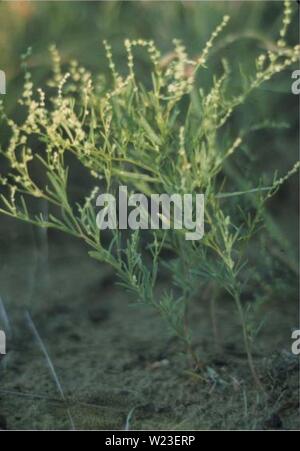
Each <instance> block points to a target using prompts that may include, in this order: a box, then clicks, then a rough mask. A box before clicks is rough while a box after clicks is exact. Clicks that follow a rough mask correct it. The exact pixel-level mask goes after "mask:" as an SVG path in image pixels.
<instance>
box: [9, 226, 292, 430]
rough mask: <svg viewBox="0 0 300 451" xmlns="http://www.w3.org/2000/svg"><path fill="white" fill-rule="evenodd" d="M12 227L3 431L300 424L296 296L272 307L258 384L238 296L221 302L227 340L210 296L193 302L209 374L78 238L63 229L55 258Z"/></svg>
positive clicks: (261, 342)
mask: <svg viewBox="0 0 300 451" xmlns="http://www.w3.org/2000/svg"><path fill="white" fill-rule="evenodd" d="M9 226H10V222H9V221H8V223H7V227H8V229H7V230H8V232H7V234H8V235H9V239H8V238H7V234H4V232H2V233H1V236H0V241H1V249H2V251H1V261H0V270H1V271H0V274H1V279H0V282H1V283H0V288H1V292H0V296H1V298H2V300H3V303H4V305H5V308H6V311H7V316H8V319H9V324H10V329H11V336H10V337H9V338H8V340H7V341H8V345H7V355H6V356H5V357H4V358H1V363H0V429H8V430H10V429H19V430H28V429H31V430H32V429H34V430H55V429H71V428H76V429H80V430H91V429H93V430H94V429H95V430H105V429H114V430H124V429H127V430H139V429H146V430H148V429H156V430H163V429H172V430H184V429H197V430H198V429H204V430H212V429H221V430H228V429H233V430H239V429H266V430H270V429H283V430H291V429H297V428H299V426H300V422H299V359H298V357H295V356H294V355H293V354H292V353H291V330H292V328H293V327H295V326H296V318H297V310H298V305H297V304H298V303H297V299H296V298H295V299H291V298H288V296H287V298H286V299H270V302H269V304H268V303H267V304H266V305H265V306H264V311H263V314H264V316H265V318H266V321H265V324H264V327H263V328H262V330H261V332H260V334H259V336H258V337H257V339H256V341H255V346H254V347H253V356H254V360H255V364H256V368H257V372H258V374H259V376H260V379H261V381H262V384H263V387H264V391H260V390H258V389H256V387H255V385H254V383H253V380H252V378H251V374H250V371H249V368H248V365H247V359H246V355H245V350H244V348H243V340H242V333H241V327H240V325H239V323H238V319H237V314H236V312H235V309H234V305H233V303H232V301H231V300H230V299H227V298H226V297H225V296H224V299H223V298H222V296H221V297H220V298H219V300H218V303H217V306H216V318H215V320H216V324H217V330H218V335H219V344H218V345H217V343H216V340H215V339H214V334H213V327H212V319H211V315H210V304H209V294H207V293H206V294H205V293H204V291H202V292H200V293H199V296H198V298H195V300H194V301H193V303H192V304H191V310H190V316H191V318H192V320H191V322H192V324H191V325H192V327H193V330H194V350H195V352H197V355H198V356H199V358H200V359H201V361H202V362H203V363H204V367H203V369H202V370H201V372H199V371H196V370H195V369H193V367H192V365H191V362H190V361H189V358H188V356H186V354H185V353H184V352H183V348H182V345H181V344H180V342H179V341H178V340H177V339H176V338H174V337H171V336H170V334H169V332H168V330H167V328H166V324H165V323H164V321H163V319H161V318H160V317H158V315H157V314H156V312H155V311H153V310H152V309H151V307H144V306H139V305H136V304H133V302H132V299H130V297H129V296H128V295H127V294H126V293H125V292H124V290H122V288H120V287H118V286H116V284H115V282H116V281H115V278H114V275H113V273H112V272H111V271H110V269H109V268H107V267H104V266H101V265H99V264H98V263H97V262H95V261H93V260H92V259H90V258H89V257H88V256H87V249H85V248H83V247H82V245H81V244H80V243H78V242H77V241H75V240H72V239H69V238H66V237H64V236H59V237H57V236H55V237H54V238H53V239H50V244H49V256H48V258H45V255H43V252H44V251H43V252H39V247H38V245H36V244H34V243H36V237H35V233H36V232H33V231H32V230H31V229H30V228H27V229H26V228H25V229H26V231H27V232H26V233H27V236H26V237H24V236H22V235H21V234H20V233H18V232H17V231H13V232H12V231H11V228H10V227H9ZM18 227H23V228H22V229H21V230H24V225H20V226H18ZM12 234H15V235H14V236H13V237H12V236H11V235H12ZM50 238H51V237H50ZM12 243H13V245H12ZM161 278H162V280H161V288H162V289H163V288H164V285H167V281H164V280H163V276H161ZM203 293H204V294H203ZM26 312H29V314H30V317H31V319H32V321H33V323H34V325H35V328H36V330H37V332H38V334H39V336H40V338H41V340H42V342H43V345H44V346H45V348H46V350H47V353H48V359H50V361H51V363H52V365H53V368H54V370H55V373H56V376H57V379H58V381H57V380H55V378H54V375H53V372H52V371H51V369H50V366H49V361H48V362H47V359H46V356H45V352H43V351H42V349H41V346H40V344H39V343H38V340H37V339H36V336H35V335H34V334H33V333H32V330H31V329H30V327H29V325H28V315H27V316H26Z"/></svg>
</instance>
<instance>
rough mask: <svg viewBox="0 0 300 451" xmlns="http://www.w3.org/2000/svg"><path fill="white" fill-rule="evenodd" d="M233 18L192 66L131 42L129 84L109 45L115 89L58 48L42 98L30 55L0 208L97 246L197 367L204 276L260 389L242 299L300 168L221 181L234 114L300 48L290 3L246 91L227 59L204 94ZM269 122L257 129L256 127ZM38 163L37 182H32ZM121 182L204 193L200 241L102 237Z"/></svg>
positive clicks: (143, 188)
mask: <svg viewBox="0 0 300 451" xmlns="http://www.w3.org/2000/svg"><path fill="white" fill-rule="evenodd" d="M228 20H229V18H228V17H227V16H226V17H224V20H223V22H222V23H221V25H220V26H219V27H218V28H217V29H216V31H215V32H214V33H213V34H212V36H211V38H210V39H209V41H208V42H207V44H206V46H205V48H204V50H203V51H202V53H201V55H200V56H199V57H197V59H196V60H193V59H191V58H189V57H188V55H187V52H186V49H185V47H184V45H183V44H182V43H181V42H179V41H177V40H175V41H174V52H173V54H172V57H170V58H169V61H168V62H167V63H165V62H164V64H162V58H161V54H160V52H159V50H158V49H157V48H156V46H155V45H154V43H153V42H152V41H144V40H137V41H129V40H127V41H125V49H126V52H127V64H128V74H127V75H123V76H122V75H120V74H119V73H118V71H117V67H116V65H115V63H114V61H113V56H112V52H111V48H110V46H109V45H108V44H107V43H104V45H105V48H106V53H107V57H108V61H109V67H110V69H111V73H112V81H111V84H112V87H110V86H109V84H110V82H109V81H106V80H105V79H103V78H101V77H97V78H95V79H94V78H93V77H92V75H91V74H90V73H89V72H88V71H87V70H85V69H84V68H83V67H80V66H79V65H78V63H77V62H75V61H72V62H71V63H70V65H69V67H68V69H67V70H66V71H64V70H63V68H62V65H61V62H60V56H59V53H58V52H57V50H56V48H55V47H53V46H52V47H51V55H52V60H53V77H52V78H51V80H50V81H49V83H48V86H47V91H46V90H42V89H38V90H37V95H36V93H35V92H34V86H33V82H32V78H31V74H30V73H29V71H28V70H27V68H26V59H27V57H28V56H29V55H26V57H24V61H23V65H24V69H25V85H24V92H23V95H22V98H21V99H20V104H21V106H22V112H23V114H25V119H24V120H23V121H22V122H21V123H20V122H19V123H17V122H15V121H13V120H12V119H10V118H7V117H6V115H5V112H4V110H3V109H2V122H3V127H6V125H7V126H8V127H9V129H10V133H11V136H10V140H9V143H8V145H7V146H5V147H2V149H1V152H2V153H3V155H4V156H5V158H6V159H7V161H8V163H9V167H10V171H9V173H8V174H7V175H5V176H4V175H3V176H2V177H1V182H2V184H3V185H4V186H5V188H6V190H7V192H6V194H2V195H1V200H2V207H1V210H0V211H1V212H2V213H4V214H6V215H9V216H11V217H13V218H17V219H21V220H23V221H25V222H28V223H31V224H34V225H37V226H41V227H45V228H54V229H57V230H60V231H63V232H66V233H68V234H71V235H73V236H75V237H78V238H80V239H82V240H83V241H84V242H85V243H86V244H87V245H88V246H89V247H90V251H89V254H90V256H91V257H93V258H95V259H97V260H99V261H101V262H105V263H107V264H109V265H111V266H112V267H113V268H114V269H115V271H116V274H117V275H118V277H119V278H120V283H121V284H122V286H123V287H125V288H126V289H127V290H129V291H130V292H132V293H133V294H134V296H135V297H136V298H137V299H138V300H139V302H140V303H141V304H147V305H151V306H153V307H154V308H155V309H156V310H157V311H158V312H159V313H160V314H161V315H162V316H163V317H164V318H165V319H166V321H167V322H168V324H169V325H170V327H171V329H172V330H173V331H174V332H175V334H176V335H177V336H178V337H179V338H180V339H181V340H182V342H183V343H184V344H185V347H186V349H187V352H188V353H189V355H190V356H191V358H192V360H193V362H194V364H195V366H196V367H197V368H200V367H201V365H202V362H201V361H200V360H199V357H198V355H197V354H196V353H195V351H194V349H193V346H192V339H191V334H190V328H189V325H188V307H189V304H190V302H191V300H192V299H193V297H194V296H195V294H196V293H197V292H198V290H199V286H201V283H203V282H202V281H203V280H207V279H208V280H210V281H211V282H212V283H213V286H215V287H218V288H221V289H224V290H226V291H227V292H228V293H229V294H230V295H231V297H232V298H233V300H234V302H235V303H236V306H237V310H238V313H239V316H240V319H241V323H242V329H243V337H244V342H245V347H246V351H247V355H248V361H249V365H250V369H251V372H252V375H253V377H254V379H255V381H256V382H257V384H258V385H260V381H259V378H258V376H257V374H256V371H255V367H254V363H253V359H252V354H251V343H250V338H249V333H248V329H247V321H246V318H245V310H244V307H243V304H242V302H241V294H242V292H243V289H244V286H245V280H247V276H246V273H247V269H246V260H247V257H246V256H247V245H248V244H249V242H250V240H251V238H252V237H253V235H254V234H255V232H256V231H257V230H258V229H259V227H260V225H261V220H262V218H263V215H264V211H265V210H264V206H265V203H266V201H267V200H268V199H269V198H270V197H271V196H273V195H274V194H275V193H276V192H277V190H278V189H279V187H280V186H281V185H282V183H284V181H285V180H286V179H287V178H288V177H289V176H291V175H292V174H293V173H295V172H296V171H297V169H298V167H299V164H298V163H297V164H296V165H295V166H294V167H293V168H292V169H291V171H290V172H289V173H288V174H287V175H285V176H284V177H282V178H277V177H276V176H274V178H273V180H272V181H271V182H268V183H267V184H265V182H264V181H263V180H258V182H257V183H258V184H257V185H256V186H255V187H253V188H252V189H246V190H245V191H231V192H226V189H225V183H224V181H223V179H222V177H223V176H224V173H223V169H224V167H225V165H226V163H227V161H228V160H230V159H231V158H234V155H235V154H236V152H238V150H239V148H240V147H241V144H242V142H243V141H244V140H245V139H246V136H247V131H244V130H243V131H240V132H239V134H238V135H237V136H234V137H233V136H232V135H233V132H232V127H231V118H232V115H233V113H234V112H235V110H237V109H238V108H240V107H242V106H243V104H244V103H245V101H246V99H247V98H248V97H249V96H250V95H251V93H252V92H253V91H254V90H255V89H256V88H258V87H259V86H260V85H261V84H263V83H264V82H265V81H267V80H269V79H270V78H271V77H273V76H274V75H276V74H277V73H279V72H281V71H283V70H284V69H286V68H288V67H289V66H291V65H292V64H294V63H295V62H297V60H298V58H299V55H300V47H299V46H295V47H288V46H287V44H286V41H285V38H286V33H287V29H288V25H289V23H290V21H291V5H290V2H288V1H285V10H284V19H283V26H282V29H281V30H280V38H279V40H278V42H277V43H276V44H274V48H273V49H272V50H267V51H265V52H263V53H262V54H261V55H260V56H258V57H257V59H256V60H255V61H254V66H255V67H254V73H253V74H252V75H248V76H246V75H243V83H242V85H243V87H242V88H241V89H240V91H239V92H236V90H234V89H233V87H232V86H231V80H232V78H233V76H232V74H231V72H230V65H229V63H228V61H222V67H223V69H222V73H221V74H216V75H215V76H214V77H213V80H212V84H211V87H210V88H209V89H208V90H204V89H203V88H202V87H201V86H200V88H199V77H198V74H199V73H201V71H203V70H205V68H206V63H207V60H208V56H209V52H210V49H211V47H212V46H213V45H214V41H215V39H217V37H218V35H219V34H220V33H221V32H222V30H223V28H224V27H225V26H226V24H227V22H228ZM137 48H143V49H144V50H145V51H146V52H147V53H148V56H149V62H150V63H151V69H149V72H148V73H149V79H148V80H146V81H145V82H144V83H142V82H141V81H140V80H139V77H138V76H137V71H136V70H135V67H134V61H135V60H134V56H133V52H134V51H135V50H136V49H137ZM5 124H6V125H5ZM272 125H273V124H272V123H271V122H270V123H261V124H259V127H264V126H272ZM252 129H255V127H252ZM72 158H73V159H74V158H75V159H77V160H78V161H79V162H80V163H81V165H82V166H83V168H85V170H86V174H87V176H88V177H90V178H91V179H92V180H94V182H93V184H94V185H96V186H95V187H94V188H93V189H92V190H91V193H90V195H88V196H87V197H86V198H85V200H83V201H78V202H77V201H74V200H73V198H72V196H71V195H70V190H69V172H70V168H69V166H70V167H72V161H73V160H72ZM36 164H38V165H39V171H40V173H41V174H42V178H43V182H42V183H41V182H40V181H39V182H38V181H37V177H36ZM39 179H40V180H41V177H39ZM121 184H126V185H128V186H129V187H130V188H131V190H132V191H139V192H140V193H144V194H146V195H151V194H153V193H157V194H159V193H169V194H173V193H180V194H185V193H204V194H205V197H206V206H205V227H206V234H205V236H204V238H203V240H202V241H201V242H191V241H186V240H185V237H184V234H183V233H182V231H178V230H170V231H167V232H166V231H164V230H155V231H153V230H152V231H148V232H144V231H143V232H142V231H141V230H138V231H136V232H134V233H132V234H131V235H129V234H127V233H126V234H125V232H124V233H121V231H118V230H116V231H113V232H111V234H110V235H109V234H107V233H106V232H100V231H99V229H98V227H97V223H96V211H95V198H96V196H97V194H98V192H99V191H100V190H103V191H105V192H110V193H114V192H115V190H116V188H117V187H118V186H119V185H121ZM28 196H29V197H32V198H35V199H42V200H44V201H46V202H48V204H49V208H50V213H49V216H47V217H46V216H45V215H44V214H42V213H41V214H40V215H35V214H34V213H32V212H31V209H30V206H29V205H30V204H29V202H28V199H27V198H28ZM241 198H243V203H242V206H239V204H238V202H239V199H241ZM253 199H254V200H253ZM253 207H254V208H253ZM164 250H169V251H170V252H171V253H172V258H171V259H165V258H163V256H162V251H164ZM161 266H164V267H165V268H166V270H167V271H168V273H169V274H170V276H171V279H172V287H171V288H170V290H168V291H166V292H165V293H164V294H162V295H158V293H157V292H156V286H157V276H158V270H159V267H161Z"/></svg>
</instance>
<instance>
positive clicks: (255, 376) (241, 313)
mask: <svg viewBox="0 0 300 451" xmlns="http://www.w3.org/2000/svg"><path fill="white" fill-rule="evenodd" d="M234 300H235V303H236V306H237V309H238V312H239V316H240V320H241V323H242V329H243V337H244V344H245V349H246V353H247V358H248V364H249V368H250V371H251V374H252V377H253V380H254V382H255V384H256V386H257V387H258V388H259V389H260V390H264V387H263V385H262V383H261V381H260V379H259V376H258V374H257V371H256V368H255V365H254V361H253V356H252V352H251V344H250V340H249V335H248V331H247V326H246V320H245V314H244V309H243V306H242V304H241V299H240V296H239V294H238V293H237V292H235V293H234Z"/></svg>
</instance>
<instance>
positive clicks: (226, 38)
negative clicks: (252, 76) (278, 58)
mask: <svg viewBox="0 0 300 451" xmlns="http://www.w3.org/2000/svg"><path fill="white" fill-rule="evenodd" d="M298 8H299V6H298V4H297V2H296V1H295V2H294V9H295V14H294V17H293V22H292V25H291V27H290V30H289V33H288V36H289V44H291V45H294V44H296V43H297V40H298V28H299V27H298V17H297V16H298ZM282 10H283V2H282V1H206V0H203V1H160V2H156V1H86V2H83V1H42V2H40V1H35V2H32V1H8V2H7V1H5V2H1V3H0V69H2V70H4V71H5V72H6V74H7V95H6V96H5V98H4V102H5V104H6V110H7V111H10V112H13V111H14V110H15V107H16V104H17V99H18V97H19V96H20V93H21V90H22V83H23V75H22V70H21V64H20V56H21V55H22V54H24V53H25V52H26V50H27V48H28V47H32V56H31V58H30V60H29V65H30V69H31V71H32V72H33V76H34V79H35V81H36V82H37V83H41V82H43V80H44V79H45V78H46V77H47V75H48V74H49V71H50V58H49V52H48V48H49V45H50V44H52V43H55V44H56V45H57V47H58V49H59V51H60V53H61V56H62V61H63V63H67V62H69V61H70V60H71V59H74V58H75V59H77V60H79V62H80V63H81V64H83V65H85V66H86V67H87V68H89V69H90V70H91V71H92V72H93V74H95V75H97V74H98V73H103V74H104V75H105V76H107V77H109V72H108V67H107V61H106V57H105V52H104V48H103V45H102V41H103V40H104V39H105V40H107V41H108V42H109V43H110V44H111V45H112V48H113V53H114V59H115V61H116V63H117V65H118V66H119V68H120V71H121V72H122V70H123V71H126V56H125V50H124V44H123V42H124V39H125V38H130V39H135V38H144V39H153V40H154V41H155V43H156V45H157V46H158V47H159V48H160V49H161V51H162V54H163V55H168V53H169V52H170V51H171V50H172V40H173V39H174V38H177V39H181V40H182V41H183V42H184V44H185V45H186V47H187V49H188V51H189V54H190V56H191V57H193V56H196V55H198V54H199V52H200V51H201V49H202V48H203V47H204V45H205V42H206V41H207V40H208V38H209V36H210V34H211V33H212V31H213V30H214V28H215V27H216V26H217V25H218V24H219V23H220V22H221V21H222V17H223V16H224V14H229V15H230V17H231V21H230V23H229V26H228V27H227V29H226V30H225V31H224V32H223V33H222V35H221V36H220V37H219V39H218V41H217V44H216V46H215V47H214V49H213V51H212V56H211V58H210V60H209V64H208V68H207V70H205V71H201V74H200V79H199V85H200V86H201V87H204V89H205V87H206V86H208V85H209V83H210V82H211V80H212V74H213V73H216V72H218V71H220V69H221V64H220V61H221V60H222V58H226V59H227V60H228V61H229V64H230V66H231V68H232V80H231V83H232V89H233V90H239V88H240V87H241V83H242V76H241V67H242V68H243V69H242V70H243V73H245V74H249V73H251V71H253V70H254V58H255V57H256V56H258V55H259V54H260V52H261V49H262V48H267V49H268V48H272V46H273V42H276V40H277V38H278V30H279V29H280V26H281V21H282ZM143 58H146V57H145V56H143V55H139V59H138V63H137V67H138V70H139V71H140V74H141V77H142V78H143V77H144V79H146V74H147V67H148V66H147V63H146V60H145V59H143ZM292 70H293V69H292ZM292 70H291V69H289V70H288V71H286V72H285V73H282V74H279V75H278V76H277V77H275V78H274V79H272V81H270V82H268V83H266V84H265V85H264V87H263V88H262V89H259V90H257V91H256V92H255V93H254V95H252V96H251V99H250V100H249V101H247V104H246V105H244V106H243V108H241V109H239V110H238V112H237V113H236V114H235V115H234V116H233V118H232V126H233V127H234V128H236V129H237V130H240V129H246V128H247V127H250V126H252V125H255V124H258V123H262V122H264V121H265V120H270V119H271V120H272V121H274V122H278V123H284V124H286V125H287V127H285V128H283V129H280V130H277V129H269V130H261V131H256V132H255V133H250V134H249V135H248V140H247V144H245V146H244V148H243V152H242V153H241V155H240V157H239V159H238V160H237V161H236V162H235V163H234V164H235V167H233V168H231V169H230V170H231V177H234V178H236V179H239V186H241V185H243V184H245V183H246V184H247V183H249V184H250V185H251V184H253V183H255V184H257V181H258V179H259V177H260V176H261V175H263V174H266V175H267V176H269V178H270V177H271V176H272V174H273V173H274V170H279V172H280V173H284V172H285V171H287V170H288V169H289V168H290V167H291V166H292V165H293V164H294V162H295V160H297V158H298V98H297V96H294V95H292V94H291V71H292ZM2 138H3V136H2ZM0 140H1V137H0ZM2 142H3V141H2ZM253 166H254V167H255V168H256V171H255V173H253ZM232 171H233V172H232ZM227 175H228V174H227ZM244 188H246V186H244ZM270 210H271V212H272V214H273V216H275V218H276V221H278V224H280V227H282V228H283V229H284V231H283V234H282V235H281V236H282V237H283V236H285V237H288V238H286V241H289V242H290V244H291V246H290V247H291V253H293V254H294V256H293V260H294V262H295V261H296V260H297V256H296V255H295V252H296V251H295V249H297V239H298V233H297V231H298V215H297V212H298V184H297V177H293V179H292V180H291V181H289V183H287V184H286V185H285V186H284V187H283V188H282V189H281V191H280V193H279V194H278V195H277V197H276V199H274V200H273V201H272V202H271V203H270ZM275 233H276V231H275ZM279 240H280V238H279ZM286 244H287V243H286ZM286 249H287V247H286V246H285V250H286Z"/></svg>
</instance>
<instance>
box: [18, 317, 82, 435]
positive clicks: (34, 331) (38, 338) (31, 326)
mask: <svg viewBox="0 0 300 451" xmlns="http://www.w3.org/2000/svg"><path fill="white" fill-rule="evenodd" d="M25 317H26V321H27V323H28V326H29V329H30V330H31V332H32V334H33V336H34V338H35V339H36V341H37V343H38V345H39V347H40V349H41V351H42V353H43V354H44V356H45V359H46V362H47V365H48V368H49V370H50V373H51V375H52V377H53V379H54V381H55V384H56V387H57V389H58V392H59V393H60V396H61V399H62V400H63V401H64V402H65V403H66V401H67V400H66V397H65V394H64V391H63V388H62V385H61V383H60V380H59V378H58V375H57V373H56V370H55V368H54V365H53V363H52V360H51V357H50V355H49V353H48V351H47V348H46V346H45V345H44V342H43V340H42V338H41V336H40V334H39V333H38V330H37V328H36V327H35V324H34V322H33V320H32V318H31V316H30V314H29V312H26V313H25ZM67 414H68V418H69V420H70V423H71V428H72V430H75V429H76V428H75V424H74V420H73V418H72V415H71V412H70V409H69V408H67Z"/></svg>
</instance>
